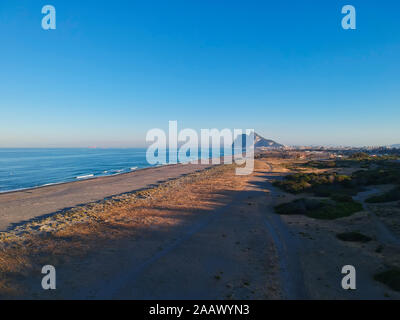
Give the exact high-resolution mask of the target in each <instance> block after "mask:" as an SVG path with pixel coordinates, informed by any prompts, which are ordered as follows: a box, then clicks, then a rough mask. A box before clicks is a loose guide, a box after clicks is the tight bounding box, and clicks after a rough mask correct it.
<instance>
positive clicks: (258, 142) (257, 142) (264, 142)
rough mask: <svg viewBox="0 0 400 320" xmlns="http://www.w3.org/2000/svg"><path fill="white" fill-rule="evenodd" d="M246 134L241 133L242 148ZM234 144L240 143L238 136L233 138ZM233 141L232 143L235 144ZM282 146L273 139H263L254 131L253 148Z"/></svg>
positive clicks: (276, 147)
mask: <svg viewBox="0 0 400 320" xmlns="http://www.w3.org/2000/svg"><path fill="white" fill-rule="evenodd" d="M246 136H247V135H246V134H245V133H243V134H242V148H245V147H246ZM235 142H236V144H237V145H238V144H239V143H240V136H239V137H237V138H236V140H235ZM235 142H234V144H235ZM283 147H284V146H283V145H282V144H280V143H277V142H275V141H273V140H269V139H265V138H263V137H261V136H260V135H259V134H257V133H254V148H255V149H280V148H283Z"/></svg>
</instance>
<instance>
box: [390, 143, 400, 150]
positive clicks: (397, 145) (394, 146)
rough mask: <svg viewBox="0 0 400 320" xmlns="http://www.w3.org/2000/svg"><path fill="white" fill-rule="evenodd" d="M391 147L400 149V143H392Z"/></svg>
mask: <svg viewBox="0 0 400 320" xmlns="http://www.w3.org/2000/svg"><path fill="white" fill-rule="evenodd" d="M390 147H391V148H398V149H400V143H399V144H392V145H391V146H390Z"/></svg>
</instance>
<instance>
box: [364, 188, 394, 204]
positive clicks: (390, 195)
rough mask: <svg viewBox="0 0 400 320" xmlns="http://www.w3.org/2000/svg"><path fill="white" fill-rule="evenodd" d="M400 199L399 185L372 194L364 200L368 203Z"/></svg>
mask: <svg viewBox="0 0 400 320" xmlns="http://www.w3.org/2000/svg"><path fill="white" fill-rule="evenodd" d="M397 200H400V187H397V188H395V189H393V190H390V191H388V192H386V193H383V194H381V195H378V196H373V197H370V198H368V199H367V200H365V201H366V202H368V203H381V202H391V201H397Z"/></svg>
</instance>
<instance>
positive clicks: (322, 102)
mask: <svg viewBox="0 0 400 320" xmlns="http://www.w3.org/2000/svg"><path fill="white" fill-rule="evenodd" d="M46 4H51V5H53V6H54V7H55V8H56V10H57V29H56V30H50V31H44V30H42V28H41V19H42V17H43V15H42V14H41V8H42V6H43V5H46ZM346 4H351V5H353V6H354V7H355V8H356V10H357V30H343V29H342V28H341V19H342V17H343V15H342V14H341V8H342V6H344V5H346ZM399 16H400V4H399V2H398V1H392V0H390V1H389V0H380V1H378V0H376V1H375V0H374V1H368V0H362V1H361V0H347V1H335V0H327V1H320V0H314V1H311V0H302V1H297V0H296V1H295V0H293V1H284V0H283V1H267V0H263V1H252V0H247V1H243V0H242V1H234V0H231V1H219V0H213V1H211V0H210V1H209V0H202V1H189V0H185V1H183V0H182V1H176V0H170V1H99V0H97V1H94V0H85V1H78V0H69V1H59V0H46V1H38V0H19V1H11V0H2V1H1V2H0V39H1V43H2V44H1V47H0V111H1V117H0V147H74V146H76V147H80V146H83V147H84V146H93V145H96V146H107V147H121V146H123V147H127V146H142V145H143V141H144V138H145V135H146V132H147V131H148V130H149V129H152V128H155V127H160V128H167V126H168V120H177V121H178V125H179V127H180V129H183V128H187V127H189V128H194V129H197V130H198V129H200V128H219V129H223V128H226V127H227V128H243V129H246V128H254V129H255V130H256V132H258V133H260V134H261V135H263V136H265V137H267V138H272V139H274V140H277V141H278V142H281V143H284V144H289V145H293V144H339V145H378V144H392V143H400V126H399V119H400V105H399V101H400V81H399V75H400V62H399V57H400V19H399Z"/></svg>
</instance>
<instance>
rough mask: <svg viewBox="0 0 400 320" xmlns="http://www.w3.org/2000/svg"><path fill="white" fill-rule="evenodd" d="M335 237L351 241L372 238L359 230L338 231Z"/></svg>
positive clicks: (365, 240) (364, 240)
mask: <svg viewBox="0 0 400 320" xmlns="http://www.w3.org/2000/svg"><path fill="white" fill-rule="evenodd" d="M336 237H337V238H338V239H340V240H342V241H352V242H368V241H371V240H372V239H371V238H370V237H368V236H366V235H363V234H362V233H359V232H343V233H338V234H337V235H336Z"/></svg>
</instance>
